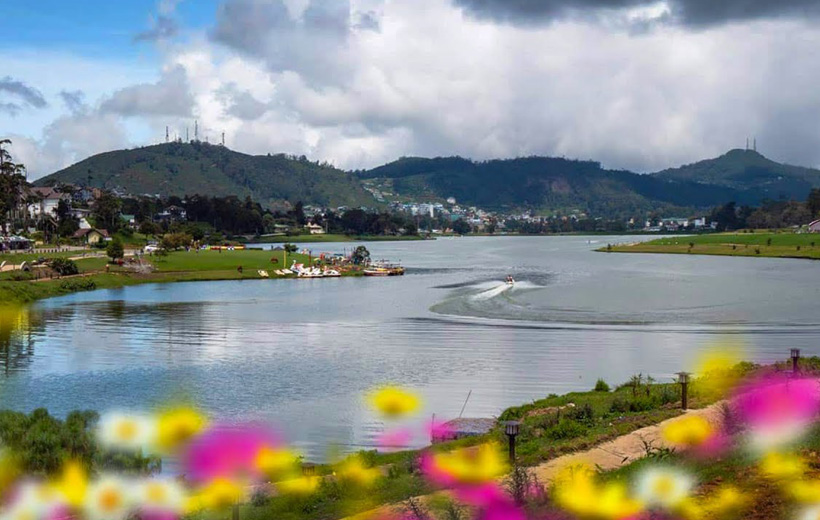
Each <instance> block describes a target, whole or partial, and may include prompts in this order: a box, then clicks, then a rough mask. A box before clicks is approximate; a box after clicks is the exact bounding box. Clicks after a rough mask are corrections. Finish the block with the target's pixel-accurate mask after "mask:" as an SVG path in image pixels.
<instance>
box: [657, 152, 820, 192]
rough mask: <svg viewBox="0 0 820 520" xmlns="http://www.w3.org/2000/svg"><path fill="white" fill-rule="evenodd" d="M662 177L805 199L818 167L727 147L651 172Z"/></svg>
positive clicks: (817, 179)
mask: <svg viewBox="0 0 820 520" xmlns="http://www.w3.org/2000/svg"><path fill="white" fill-rule="evenodd" d="M653 176H654V177H656V178H659V179H664V180H674V181H690V182H698V183H703V184H713V185H718V186H726V187H730V188H734V189H740V190H755V191H756V192H758V194H759V195H760V196H761V197H763V198H769V199H772V200H778V199H781V198H786V199H798V200H803V199H805V197H806V195H807V194H808V192H809V191H810V190H811V188H813V187H817V186H820V170H814V169H811V168H803V167H801V166H791V165H788V164H780V163H777V162H774V161H772V160H770V159H767V158H766V157H764V156H763V155H761V154H760V153H758V152H756V151H753V150H731V151H729V152H728V153H726V154H725V155H722V156H720V157H718V158H716V159H709V160H706V161H700V162H697V163H694V164H688V165H685V166H681V167H680V168H674V169H669V170H664V171H661V172H658V173H655V174H653Z"/></svg>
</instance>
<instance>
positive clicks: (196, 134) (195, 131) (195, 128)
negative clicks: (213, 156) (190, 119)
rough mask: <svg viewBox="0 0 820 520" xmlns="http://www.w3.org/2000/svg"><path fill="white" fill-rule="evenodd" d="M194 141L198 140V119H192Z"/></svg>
mask: <svg viewBox="0 0 820 520" xmlns="http://www.w3.org/2000/svg"><path fill="white" fill-rule="evenodd" d="M194 141H199V121H194Z"/></svg>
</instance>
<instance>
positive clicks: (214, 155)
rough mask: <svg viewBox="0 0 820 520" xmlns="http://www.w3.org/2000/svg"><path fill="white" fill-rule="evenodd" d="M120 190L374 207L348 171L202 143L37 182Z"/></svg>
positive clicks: (139, 153) (152, 150) (144, 152)
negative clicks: (249, 153) (233, 196)
mask: <svg viewBox="0 0 820 520" xmlns="http://www.w3.org/2000/svg"><path fill="white" fill-rule="evenodd" d="M58 183H66V184H75V185H87V186H93V187H97V188H107V189H118V190H120V191H122V192H125V193H130V194H152V195H153V194H159V195H163V196H168V195H178V196H184V195H193V194H196V193H198V194H203V195H209V196H227V195H236V196H238V197H241V198H244V197H246V196H250V197H251V198H253V199H254V200H256V201H258V202H261V203H270V202H273V201H283V200H286V201H290V202H292V203H295V202H297V201H303V202H305V203H306V204H317V205H327V206H334V207H335V206H343V205H344V206H351V207H357V206H371V207H372V206H375V205H376V201H375V200H374V199H373V197H372V196H371V195H370V194H369V193H367V192H366V191H365V190H364V189H363V188H362V186H361V183H360V182H359V180H358V179H357V178H356V177H355V176H354V175H352V174H350V173H347V172H344V171H342V170H339V169H337V168H333V167H331V166H327V165H320V164H317V163H315V162H310V161H308V160H307V159H304V158H299V159H295V158H291V157H287V156H285V155H281V154H280V155H257V156H254V155H246V154H243V153H239V152H235V151H233V150H230V149H228V148H225V147H223V146H213V145H208V144H206V143H190V144H188V143H168V144H161V145H155V146H147V147H144V148H136V149H133V150H118V151H114V152H107V153H103V154H99V155H95V156H93V157H89V158H88V159H86V160H84V161H81V162H79V163H77V164H75V165H73V166H70V167H68V168H66V169H64V170H61V171H59V172H57V173H54V174H52V175H49V176H48V177H44V178H42V179H40V180H38V181H37V182H36V184H37V185H39V186H51V185H54V184H58Z"/></svg>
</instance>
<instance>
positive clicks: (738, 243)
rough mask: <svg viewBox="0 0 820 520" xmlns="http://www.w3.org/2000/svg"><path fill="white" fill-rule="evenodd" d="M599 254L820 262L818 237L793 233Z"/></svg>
mask: <svg viewBox="0 0 820 520" xmlns="http://www.w3.org/2000/svg"><path fill="white" fill-rule="evenodd" d="M598 251H602V252H613V253H664V254H693V255H719V256H752V257H767V258H808V259H820V236H818V235H816V234H808V233H792V232H780V233H772V232H763V233H760V232H749V233H718V234H711V235H698V236H679V237H674V238H662V239H658V240H652V241H650V242H644V243H640V244H628V245H616V246H607V247H604V248H601V249H598Z"/></svg>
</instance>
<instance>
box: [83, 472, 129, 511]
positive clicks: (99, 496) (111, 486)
mask: <svg viewBox="0 0 820 520" xmlns="http://www.w3.org/2000/svg"><path fill="white" fill-rule="evenodd" d="M133 505H134V485H133V484H132V483H130V482H127V481H124V480H121V479H119V478H117V477H113V476H106V477H103V478H101V479H100V480H99V481H97V482H95V483H93V484H91V486H90V487H89V489H88V495H87V496H86V500H85V504H84V509H85V513H86V516H87V518H89V519H91V520H121V519H124V518H126V517H127V516H128V515H129V514H130V513H131V511H132V508H133Z"/></svg>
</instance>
